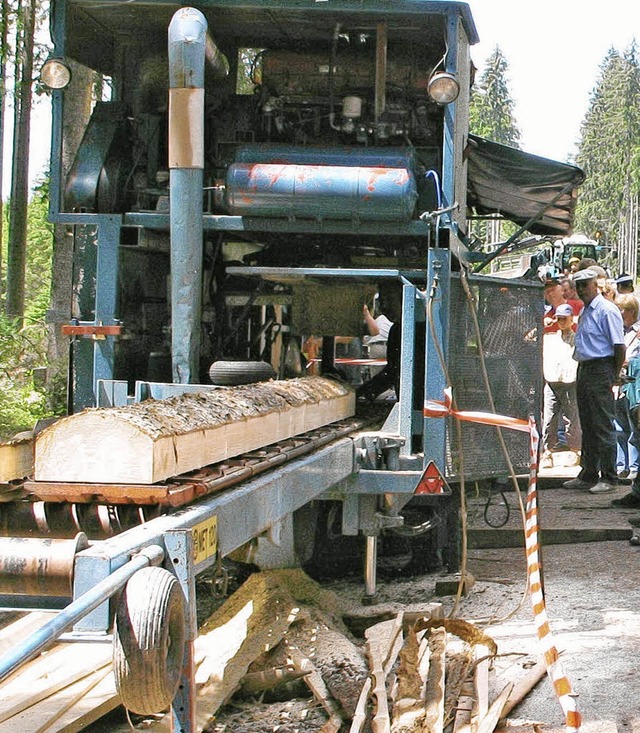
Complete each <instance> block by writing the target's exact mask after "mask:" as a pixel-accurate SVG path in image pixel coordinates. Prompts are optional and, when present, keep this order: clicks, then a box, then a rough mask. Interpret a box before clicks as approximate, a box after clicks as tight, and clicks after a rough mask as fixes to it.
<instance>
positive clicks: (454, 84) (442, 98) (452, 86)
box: [428, 71, 460, 104]
mask: <svg viewBox="0 0 640 733" xmlns="http://www.w3.org/2000/svg"><path fill="white" fill-rule="evenodd" d="M428 91H429V96H430V97H431V99H433V101H434V102H437V103H438V104H449V103H450V102H453V101H455V100H456V99H457V98H458V94H460V85H459V84H458V80H457V79H456V78H455V76H454V75H453V74H449V72H447V71H438V72H437V73H436V74H434V75H433V76H432V77H431V79H429V85H428Z"/></svg>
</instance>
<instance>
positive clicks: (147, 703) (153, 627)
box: [113, 567, 185, 715]
mask: <svg viewBox="0 0 640 733" xmlns="http://www.w3.org/2000/svg"><path fill="white" fill-rule="evenodd" d="M184 643H185V600H184V595H183V593H182V589H181V588H180V584H179V583H178V581H177V579H176V578H175V577H174V576H173V575H172V574H171V573H170V572H169V571H168V570H164V569H163V568H159V567H148V568H143V569H142V570H139V571H138V572H137V573H136V574H135V575H133V576H132V577H131V578H130V579H129V582H128V583H127V585H126V587H125V589H124V591H123V593H122V596H121V597H120V600H119V602H118V607H117V610H116V625H115V630H114V638H113V670H114V675H115V680H116V688H117V690H118V693H119V695H120V698H121V700H122V704H123V705H124V706H125V707H126V708H128V709H129V710H132V711H133V712H134V713H139V714H141V715H151V714H154V713H159V712H162V711H163V710H166V709H167V708H168V707H169V705H170V704H171V701H172V700H173V698H174V697H175V695H176V692H177V689H178V685H179V683H180V677H181V674H182V662H183V657H184Z"/></svg>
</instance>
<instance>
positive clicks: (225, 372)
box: [209, 361, 276, 387]
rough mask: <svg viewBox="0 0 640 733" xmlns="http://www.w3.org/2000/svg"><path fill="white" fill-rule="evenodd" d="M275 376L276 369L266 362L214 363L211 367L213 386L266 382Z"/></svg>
mask: <svg viewBox="0 0 640 733" xmlns="http://www.w3.org/2000/svg"><path fill="white" fill-rule="evenodd" d="M275 376H276V373H275V370H274V368H273V367H272V366H271V364H269V363H267V362H266V361H214V362H213V364H212V365H211V366H210V367H209V379H211V384H217V385H220V386H225V387H234V386H236V385H238V384H253V383H254V382H266V381H268V380H269V379H273V378H274V377H275Z"/></svg>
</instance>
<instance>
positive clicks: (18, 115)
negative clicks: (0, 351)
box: [6, 0, 36, 321]
mask: <svg viewBox="0 0 640 733" xmlns="http://www.w3.org/2000/svg"><path fill="white" fill-rule="evenodd" d="M23 2H24V4H22V5H21V6H20V7H19V10H18V17H19V19H20V18H21V20H22V23H21V27H20V28H19V29H18V34H17V41H16V64H15V66H16V76H15V78H16V93H15V114H14V135H13V166H12V178H11V201H10V204H9V249H8V259H7V301H6V310H7V316H9V317H10V318H16V319H18V320H19V321H21V320H22V319H23V318H24V299H25V297H24V294H25V272H26V264H27V205H28V202H29V138H30V133H31V96H32V90H31V86H32V77H33V42H34V34H35V17H36V0H23Z"/></svg>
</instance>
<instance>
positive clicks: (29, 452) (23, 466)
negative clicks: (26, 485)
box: [0, 438, 33, 483]
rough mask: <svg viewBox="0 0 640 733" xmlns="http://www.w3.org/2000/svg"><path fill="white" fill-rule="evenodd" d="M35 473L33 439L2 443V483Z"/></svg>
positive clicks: (0, 481) (0, 460)
mask: <svg viewBox="0 0 640 733" xmlns="http://www.w3.org/2000/svg"><path fill="white" fill-rule="evenodd" d="M32 473H33V439H32V438H22V439H19V440H8V441H6V442H4V443H0V483H6V482H7V481H14V480H15V479H20V478H24V477H25V476H30V475H31V474H32Z"/></svg>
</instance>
